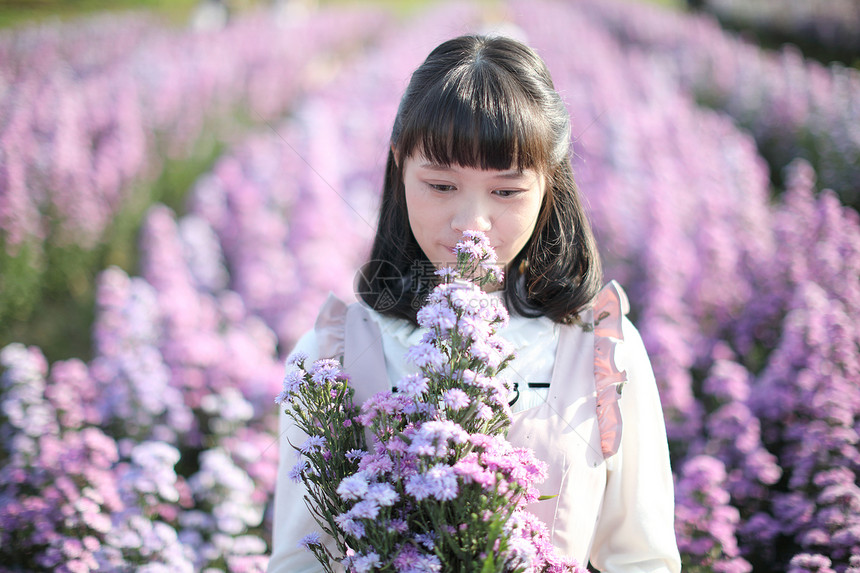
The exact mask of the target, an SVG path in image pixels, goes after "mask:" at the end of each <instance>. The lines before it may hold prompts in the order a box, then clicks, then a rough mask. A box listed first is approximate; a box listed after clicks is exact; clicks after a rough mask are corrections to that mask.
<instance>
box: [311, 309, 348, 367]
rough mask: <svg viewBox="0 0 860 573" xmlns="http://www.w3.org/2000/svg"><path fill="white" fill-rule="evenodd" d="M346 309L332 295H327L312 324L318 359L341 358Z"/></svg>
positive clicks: (343, 347) (343, 346)
mask: <svg viewBox="0 0 860 573" xmlns="http://www.w3.org/2000/svg"><path fill="white" fill-rule="evenodd" d="M347 308H348V307H347V305H346V303H344V302H343V301H342V300H340V299H339V298H337V296H335V295H334V293H328V298H327V299H326V301H325V302H324V303H323V305H322V308H320V312H319V314H318V315H317V320H316V322H315V323H314V332H315V333H316V338H317V348H318V350H319V357H320V358H340V357H341V356H343V353H344V349H345V345H344V339H345V335H344V332H345V327H346V312H347Z"/></svg>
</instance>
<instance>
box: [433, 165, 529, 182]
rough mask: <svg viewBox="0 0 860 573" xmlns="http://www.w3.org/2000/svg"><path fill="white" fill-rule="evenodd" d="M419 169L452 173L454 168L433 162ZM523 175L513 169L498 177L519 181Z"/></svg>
mask: <svg viewBox="0 0 860 573" xmlns="http://www.w3.org/2000/svg"><path fill="white" fill-rule="evenodd" d="M419 167H421V168H422V169H429V170H431V171H444V172H447V171H452V168H451V166H450V165H442V164H439V163H432V162H427V163H422V164H421V165H420V166H419ZM523 175H524V172H522V171H519V170H517V169H512V170H509V171H503V172H501V173H499V174H498V175H496V177H498V178H499V179H519V178H521V177H522V176H523Z"/></svg>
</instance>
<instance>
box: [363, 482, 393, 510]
mask: <svg viewBox="0 0 860 573" xmlns="http://www.w3.org/2000/svg"><path fill="white" fill-rule="evenodd" d="M364 498H365V499H366V500H368V501H372V502H374V503H377V504H379V505H381V506H383V507H388V506H391V505H394V504H395V503H396V502H397V500H398V499H400V496H399V495H397V492H396V491H395V490H394V488H393V487H392V486H391V484H388V483H375V484H371V485H370V487H368V489H367V494H366V495H365V496H364Z"/></svg>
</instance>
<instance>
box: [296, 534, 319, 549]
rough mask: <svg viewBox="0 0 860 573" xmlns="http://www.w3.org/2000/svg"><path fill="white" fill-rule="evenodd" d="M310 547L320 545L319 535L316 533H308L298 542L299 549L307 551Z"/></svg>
mask: <svg viewBox="0 0 860 573" xmlns="http://www.w3.org/2000/svg"><path fill="white" fill-rule="evenodd" d="M311 545H321V542H320V534H319V533H317V532H316V531H313V532H311V533H308V534H307V535H305V536H304V537H302V538H301V539H300V540H299V547H304V548H305V549H306V550H307V551H310V550H311Z"/></svg>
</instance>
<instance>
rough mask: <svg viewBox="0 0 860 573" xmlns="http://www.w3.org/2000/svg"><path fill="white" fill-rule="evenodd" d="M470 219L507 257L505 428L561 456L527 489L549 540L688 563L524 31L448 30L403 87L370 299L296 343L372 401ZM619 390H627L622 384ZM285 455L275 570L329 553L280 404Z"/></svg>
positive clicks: (615, 558)
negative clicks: (316, 537)
mask: <svg viewBox="0 0 860 573" xmlns="http://www.w3.org/2000/svg"><path fill="white" fill-rule="evenodd" d="M465 230H477V231H482V232H484V233H485V234H486V235H487V236H488V237H489V238H490V241H491V243H492V245H493V247H494V248H495V250H496V253H497V255H498V259H499V261H503V262H504V264H505V271H506V275H505V281H504V286H503V287H502V289H501V290H499V291H498V292H496V293H495V294H494V296H499V297H502V298H503V300H504V302H505V304H506V305H507V307H508V309H509V311H510V313H511V320H510V324H509V326H508V327H507V328H506V329H504V330H503V331H501V335H502V336H504V337H505V338H506V339H507V340H508V341H509V342H511V343H512V344H513V345H514V347H515V348H516V359H515V360H514V361H513V362H512V363H511V364H510V366H509V367H508V368H507V370H506V371H505V372H507V373H509V374H508V375H510V376H513V377H514V379H513V381H514V382H516V388H517V392H516V393H515V395H513V396H511V401H512V406H513V411H514V420H513V424H512V426H511V428H510V430H509V432H508V439H509V440H510V441H511V442H512V443H513V444H514V445H516V446H524V447H530V448H532V449H533V450H535V453H536V455H537V456H538V458H540V459H542V460H543V461H545V462H547V464H548V465H549V474H550V475H549V477H548V479H547V480H546V482H544V483H543V484H542V487H541V488H540V489H541V493H542V494H545V495H555V496H556V497H554V498H552V500H549V501H543V502H539V503H536V504H533V506H530V507H529V510H530V511H532V512H533V513H535V514H536V515H538V516H539V517H540V518H541V519H543V520H544V522H545V523H546V524H547V526H548V528H549V530H550V532H551V534H552V537H553V543H554V545H555V546H556V547H557V548H558V549H559V550H560V551H561V552H562V553H564V554H566V555H570V556H573V557H575V558H576V559H578V560H579V562H580V563H583V564H585V563H588V562H590V563H591V564H592V566H593V567H594V568H596V569H598V570H600V571H609V572H625V571H637V572H642V571H672V572H674V571H679V570H680V558H679V555H678V549H677V545H676V543H675V535H674V529H673V516H674V503H673V491H672V474H671V471H670V467H669V453H668V447H667V441H666V434H665V427H664V423H663V416H662V410H661V407H660V400H659V397H658V394H657V388H656V385H655V382H654V376H653V373H652V371H651V366H650V363H649V361H648V357H647V355H646V353H645V349H644V347H643V345H642V341H641V339H640V337H639V334H638V332H637V331H636V329H635V328H634V327H633V325H632V324H631V323H630V322H629V321H628V320H627V319H626V318H625V317H624V314H625V313H626V312H627V310H628V307H627V299H626V296H625V294H624V292H623V290H621V288H620V287H619V286H618V285H617V284H616V283H614V282H611V283H609V284H608V285H607V286H605V287H603V288H601V284H602V280H603V279H602V272H601V266H600V260H599V255H598V253H597V250H596V247H595V242H594V237H593V236H592V233H591V228H590V226H589V223H588V220H587V217H586V215H585V212H584V210H583V207H582V204H581V202H580V198H579V193H578V191H577V188H576V185H575V184H574V180H573V175H572V171H571V165H570V119H569V116H568V114H567V110H566V108H565V106H564V104H563V102H562V100H561V98H560V96H559V94H558V93H557V92H556V91H555V89H554V87H553V83H552V79H551V78H550V74H549V71H548V70H547V68H546V65H545V64H544V62H543V61H542V60H541V59H540V57H539V56H538V55H537V54H536V53H535V52H534V51H533V50H532V49H530V48H529V47H527V46H525V45H523V44H521V43H519V42H517V41H514V40H511V39H507V38H502V37H480V36H464V37H460V38H456V39H453V40H450V41H447V42H445V43H443V44H442V45H440V46H439V47H437V48H436V49H435V50H434V51H433V52H432V53H431V54H430V55H429V56H428V58H427V59H426V60H425V62H424V63H423V64H422V65H421V66H420V67H419V68H418V69H417V70H416V71H415V73H414V74H413V76H412V80H411V82H410V84H409V86H408V87H407V89H406V93H405V94H404V96H403V99H402V101H401V103H400V108H399V110H398V113H397V117H396V118H395V121H394V129H393V130H392V134H391V149H390V152H389V155H388V164H387V168H386V174H385V182H384V188H383V195H382V205H381V211H380V215H379V225H378V229H377V233H376V238H375V240H374V243H373V247H372V251H371V255H370V261H369V262H368V263H367V264H366V265H365V267H364V269H363V272H362V273H361V275H360V279H359V282H358V293H359V296H360V299H361V301H360V302H359V303H355V304H352V305H349V306H347V305H345V304H344V303H342V302H340V301H339V300H337V299H335V298H334V297H330V298H329V300H328V301H327V302H326V303H325V305H324V306H323V308H322V310H321V311H320V315H319V317H318V319H317V322H316V325H315V327H314V329H313V330H312V331H310V332H308V333H307V334H306V335H305V336H304V337H303V338H302V339H301V340H300V341H299V343H298V345H297V347H296V350H297V351H300V352H304V353H305V354H307V355H308V357H309V359H310V360H313V359H316V358H322V357H341V358H342V359H343V364H344V369H345V370H346V371H347V372H348V373H349V374H350V377H351V379H352V382H353V386H354V387H355V388H356V395H355V398H356V401H357V402H359V403H360V402H361V401H363V400H365V399H366V398H368V397H370V396H372V395H373V394H375V393H376V392H379V391H383V390H389V389H391V385H393V384H394V383H396V382H397V381H398V380H399V379H400V378H401V377H402V376H404V375H406V374H408V373H411V372H415V371H417V369H416V368H414V367H412V366H411V365H409V364H407V363H406V362H405V360H404V355H405V353H406V350H407V349H408V348H409V346H411V345H412V344H414V343H416V342H417V341H418V339H419V338H420V337H421V334H422V332H421V330H420V329H419V328H418V327H417V323H416V311H417V309H418V308H420V306H421V305H422V304H423V301H424V299H425V297H426V296H427V294H428V293H429V291H430V290H431V289H432V287H433V285H434V275H433V270H434V269H435V268H437V267H441V266H446V265H453V261H454V257H453V255H452V251H451V249H452V247H453V246H454V245H455V244H456V242H457V241H458V240H459V239H460V237H461V236H462V233H463V231H465ZM622 390H623V393H622ZM281 422H282V431H283V433H284V434H286V438H282V440H281V444H282V445H281V467H280V469H279V478H278V485H277V491H276V499H275V528H274V538H273V546H274V551H273V555H272V559H271V562H270V564H269V571H272V572H284V573H287V572H289V573H299V572H305V571H307V572H311V571H319V570H320V567H319V565H318V564H317V563H316V561H315V559H314V557H313V555H312V554H311V553H310V552H307V551H305V550H304V549H301V548H299V547H298V545H297V543H298V541H299V539H300V538H302V537H303V536H304V535H306V534H307V533H309V532H311V531H315V530H318V526H317V525H316V523H315V522H314V521H313V519H312V517H311V516H310V514H309V512H308V511H307V509H306V508H305V505H304V503H303V500H302V496H303V495H304V490H303V486H302V485H301V484H295V483H293V482H292V481H291V480H289V479H288V477H287V475H286V474H287V471H288V470H289V469H290V467H291V465H292V462H293V460H294V459H295V455H294V451H293V449H292V447H291V446H290V444H291V443H292V444H299V443H302V441H303V438H302V437H301V436H298V435H295V434H296V431H295V429H293V428H291V427H289V424H288V423H287V422H286V416H285V415H284V414H281Z"/></svg>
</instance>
